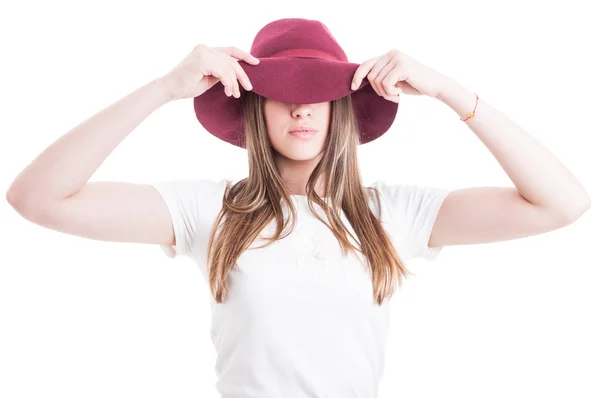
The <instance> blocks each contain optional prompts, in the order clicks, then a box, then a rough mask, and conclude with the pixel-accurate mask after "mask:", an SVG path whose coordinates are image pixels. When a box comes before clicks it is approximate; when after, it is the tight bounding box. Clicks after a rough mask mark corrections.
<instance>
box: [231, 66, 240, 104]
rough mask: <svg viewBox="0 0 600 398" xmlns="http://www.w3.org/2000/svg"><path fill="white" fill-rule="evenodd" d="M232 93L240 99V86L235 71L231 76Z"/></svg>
mask: <svg viewBox="0 0 600 398" xmlns="http://www.w3.org/2000/svg"><path fill="white" fill-rule="evenodd" d="M229 76H230V77H229V80H230V82H231V83H230V87H231V93H232V95H233V96H234V97H235V98H240V86H239V84H238V80H237V76H236V75H235V72H234V71H231V73H230V75H229Z"/></svg>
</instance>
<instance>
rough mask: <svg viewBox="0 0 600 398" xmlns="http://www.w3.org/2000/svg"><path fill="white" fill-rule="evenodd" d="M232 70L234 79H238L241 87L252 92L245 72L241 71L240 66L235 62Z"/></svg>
mask: <svg viewBox="0 0 600 398" xmlns="http://www.w3.org/2000/svg"><path fill="white" fill-rule="evenodd" d="M233 68H234V69H235V72H236V77H237V78H238V79H239V81H240V83H242V86H244V88H245V89H246V91H250V90H252V83H250V79H249V78H248V75H247V74H246V72H244V69H242V67H241V66H240V64H239V63H237V62H234V66H233Z"/></svg>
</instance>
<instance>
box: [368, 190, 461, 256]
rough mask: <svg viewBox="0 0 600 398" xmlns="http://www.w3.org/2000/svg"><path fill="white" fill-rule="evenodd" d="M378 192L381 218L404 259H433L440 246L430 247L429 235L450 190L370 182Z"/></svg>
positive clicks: (437, 253) (437, 254)
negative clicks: (400, 248) (396, 241)
mask: <svg viewBox="0 0 600 398" xmlns="http://www.w3.org/2000/svg"><path fill="white" fill-rule="evenodd" d="M371 187H374V188H377V189H378V191H379V192H380V193H381V199H382V203H381V206H382V214H381V215H380V216H381V217H382V220H383V221H384V222H386V224H387V225H388V226H389V231H390V232H391V234H392V237H393V238H394V239H397V240H398V241H400V242H401V247H402V248H403V253H404V257H405V259H410V258H418V257H422V258H425V259H427V260H428V261H433V260H435V259H436V258H437V257H438V256H439V254H440V252H441V251H442V248H443V246H438V247H429V246H428V244H429V238H430V237H431V232H432V229H433V225H434V223H435V220H436V217H437V215H438V212H439V209H440V207H441V205H442V203H443V202H444V199H446V197H447V196H448V194H449V193H450V190H449V189H446V188H443V187H428V186H419V185H409V184H388V183H386V182H385V181H382V180H379V181H376V182H375V183H373V184H372V185H371Z"/></svg>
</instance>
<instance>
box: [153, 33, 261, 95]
mask: <svg viewBox="0 0 600 398" xmlns="http://www.w3.org/2000/svg"><path fill="white" fill-rule="evenodd" d="M238 60H241V61H245V62H247V63H249V64H253V65H256V64H258V63H259V59H258V58H255V57H253V56H252V55H251V54H249V53H247V52H245V51H242V50H240V49H239V48H237V47H209V46H206V45H204V44H198V45H197V46H196V47H194V49H193V50H192V52H191V53H189V54H188V56H187V57H185V58H184V60H183V61H181V62H180V63H179V65H177V66H176V67H175V68H173V70H171V71H170V72H169V73H167V74H166V75H164V76H162V77H160V80H161V82H162V84H163V86H164V88H165V89H166V90H167V93H168V95H169V97H170V98H171V99H172V100H176V99H182V98H194V97H197V96H199V95H201V94H203V93H204V92H205V91H207V90H208V89H209V88H211V87H212V86H214V85H215V83H217V82H219V81H220V82H221V84H223V86H224V87H225V94H226V95H227V96H228V97H230V96H231V95H233V96H234V97H236V98H239V97H240V88H239V85H238V80H239V82H240V83H241V84H242V86H243V87H244V88H245V89H246V90H248V91H250V90H252V85H251V84H250V79H249V78H248V76H247V75H246V72H244V70H243V69H242V67H241V66H240V65H239V63H238Z"/></svg>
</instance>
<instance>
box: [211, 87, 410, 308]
mask: <svg viewBox="0 0 600 398" xmlns="http://www.w3.org/2000/svg"><path fill="white" fill-rule="evenodd" d="M264 100H265V98H264V97H262V96H260V95H258V94H256V93H254V92H252V91H244V94H243V96H242V101H243V109H244V132H245V134H244V140H245V141H244V142H245V148H246V149H247V151H248V162H249V175H248V177H247V178H245V179H243V180H241V181H239V182H237V183H236V184H235V185H233V186H231V182H229V183H227V186H226V187H225V192H224V194H223V206H222V209H221V211H220V212H219V214H218V216H217V219H216V220H215V223H214V224H213V227H212V231H211V233H210V239H209V242H208V250H207V264H209V267H208V268H209V270H208V275H209V284H210V290H211V294H212V296H213V298H214V299H215V301H216V302H218V303H221V302H222V301H223V298H224V297H225V298H226V297H227V296H228V292H229V290H228V283H227V274H228V272H229V270H230V269H232V268H233V267H234V266H235V265H236V261H237V259H238V257H239V256H240V255H241V254H242V253H243V252H244V251H245V250H246V249H247V248H248V247H249V246H250V245H251V244H252V242H253V241H254V240H255V238H256V237H257V236H258V235H259V234H260V232H261V231H262V230H263V228H265V227H266V226H267V224H269V223H270V222H271V221H272V220H273V218H275V220H276V228H275V233H274V235H273V236H272V237H270V239H268V240H267V243H266V244H265V245H263V246H260V247H265V246H268V245H270V244H271V243H273V242H275V241H276V240H278V239H281V238H283V237H286V236H288V235H289V234H290V233H291V232H292V230H288V232H287V233H286V234H285V235H282V232H283V231H284V229H285V228H286V227H287V226H288V224H289V223H290V222H291V223H292V225H295V218H296V211H295V210H294V207H293V205H292V202H291V199H290V197H289V190H288V188H287V187H286V186H285V184H284V183H283V180H282V178H281V175H280V174H279V171H278V168H277V165H276V163H275V159H274V149H273V148H272V147H271V144H270V140H269V136H268V133H267V128H266V122H265V118H264V114H263V105H264ZM358 144H359V130H358V124H357V121H356V117H355V114H354V108H353V105H352V98H351V97H350V96H346V97H343V98H340V99H337V100H334V101H332V102H331V119H330V126H329V133H328V136H327V139H326V142H325V153H324V155H323V157H322V158H321V160H320V161H319V163H318V164H317V165H316V166H315V168H314V170H313V171H312V173H311V175H310V177H309V179H308V184H307V199H308V204H309V208H310V210H311V212H312V213H313V214H315V216H316V217H317V218H318V219H319V220H320V221H321V222H323V223H324V224H325V225H327V226H328V227H329V229H330V230H331V231H332V232H333V234H334V235H335V237H336V239H337V240H338V242H339V243H340V247H341V249H342V252H343V254H344V255H347V254H348V251H349V250H354V249H357V250H358V251H359V252H361V253H362V254H363V255H364V257H365V259H366V260H367V262H368V265H369V269H370V274H371V279H372V282H373V298H374V300H376V301H377V303H378V305H381V304H382V302H383V300H384V299H385V298H391V296H392V295H393V293H394V291H395V288H396V286H398V287H399V286H400V285H401V279H402V277H405V276H407V275H408V274H411V273H410V272H409V271H408V270H407V269H406V266H405V265H404V263H403V262H402V261H401V260H400V258H399V257H398V254H397V252H396V250H395V248H394V246H393V245H392V242H391V240H390V238H389V237H388V235H387V233H386V231H385V230H384V229H383V227H382V225H381V223H380V221H379V220H378V218H377V217H376V216H375V214H373V212H372V211H371V209H370V207H369V204H368V203H369V200H368V195H369V193H368V190H369V189H371V188H370V187H367V188H364V187H363V185H362V179H361V175H360V171H359V167H358V157H357V147H358ZM321 175H323V179H324V185H325V195H324V196H325V197H327V198H328V202H329V203H330V206H328V204H327V203H326V202H325V201H323V199H322V198H321V197H319V196H318V195H317V193H316V192H315V190H314V187H315V184H316V182H317V180H318V178H319V176H321ZM334 187H335V188H334ZM373 191H374V192H375V194H378V192H377V191H376V190H375V189H373ZM376 196H377V204H378V206H379V210H380V209H381V202H380V198H379V196H378V195H376ZM282 199H283V200H284V202H285V204H286V205H287V208H289V209H291V218H288V219H287V221H286V219H284V213H283V210H282V206H281V200H282ZM315 203H316V204H317V205H318V206H320V207H321V208H322V209H323V210H324V212H325V214H326V215H327V219H328V221H329V225H328V224H327V222H326V221H325V220H323V219H322V218H321V217H320V216H319V214H317V212H316V211H315V208H314V204H315ZM340 210H343V211H344V214H345V215H346V218H347V220H348V222H349V223H350V225H351V226H352V228H353V229H354V232H355V234H356V237H357V238H358V240H359V242H357V243H358V244H359V248H356V247H355V246H353V245H352V244H351V243H350V240H349V239H348V234H347V232H348V233H349V231H347V229H346V228H345V226H344V224H343V222H342V220H341V218H340V216H339V215H338V214H340ZM378 214H381V211H379V212H378ZM350 235H351V234H350ZM352 239H353V240H354V241H356V240H355V239H354V237H352Z"/></svg>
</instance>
